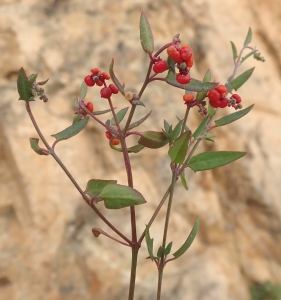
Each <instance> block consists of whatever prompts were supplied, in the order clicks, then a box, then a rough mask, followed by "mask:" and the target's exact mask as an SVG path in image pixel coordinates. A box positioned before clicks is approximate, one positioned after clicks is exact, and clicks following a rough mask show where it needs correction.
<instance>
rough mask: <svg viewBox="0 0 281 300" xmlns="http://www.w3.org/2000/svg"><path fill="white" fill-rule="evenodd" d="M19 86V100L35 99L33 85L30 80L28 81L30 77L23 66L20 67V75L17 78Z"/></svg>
mask: <svg viewBox="0 0 281 300" xmlns="http://www.w3.org/2000/svg"><path fill="white" fill-rule="evenodd" d="M17 87H18V93H19V96H20V97H19V100H24V101H34V98H33V95H32V92H31V86H30V82H29V81H28V78H27V76H26V73H25V71H24V69H23V68H20V70H19V75H18V79H17Z"/></svg>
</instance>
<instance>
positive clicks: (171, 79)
mask: <svg viewBox="0 0 281 300" xmlns="http://www.w3.org/2000/svg"><path fill="white" fill-rule="evenodd" d="M166 82H167V83H168V84H170V85H173V86H175V87H178V88H180V89H184V90H187V91H193V92H207V91H209V90H212V89H214V88H215V87H216V86H217V85H218V83H217V82H203V81H200V80H197V79H193V78H191V80H190V82H189V83H188V84H180V83H178V82H177V80H176V76H175V73H174V72H172V71H169V72H168V74H167V76H166Z"/></svg>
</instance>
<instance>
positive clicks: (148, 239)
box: [145, 225, 154, 260]
mask: <svg viewBox="0 0 281 300" xmlns="http://www.w3.org/2000/svg"><path fill="white" fill-rule="evenodd" d="M145 241H146V246H147V251H148V254H149V258H150V259H151V260H153V259H154V255H153V239H152V238H151V237H150V234H149V227H148V226H147V225H146V229H145Z"/></svg>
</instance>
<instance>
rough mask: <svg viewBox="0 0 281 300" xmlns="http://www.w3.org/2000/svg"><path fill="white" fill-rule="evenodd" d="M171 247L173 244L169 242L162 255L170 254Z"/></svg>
mask: <svg viewBox="0 0 281 300" xmlns="http://www.w3.org/2000/svg"><path fill="white" fill-rule="evenodd" d="M172 246H173V242H170V243H169V244H168V245H167V247H166V248H165V250H164V254H165V255H166V256H167V255H169V254H170V252H171V250H172Z"/></svg>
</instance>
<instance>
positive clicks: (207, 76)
mask: <svg viewBox="0 0 281 300" xmlns="http://www.w3.org/2000/svg"><path fill="white" fill-rule="evenodd" d="M211 79H212V74H211V71H210V70H209V69H208V70H207V72H206V74H205V75H204V78H203V82H208V81H210V80H211ZM207 94H208V92H207V91H206V92H198V93H197V94H196V101H197V102H201V101H203V100H204V99H205V98H206V96H207Z"/></svg>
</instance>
